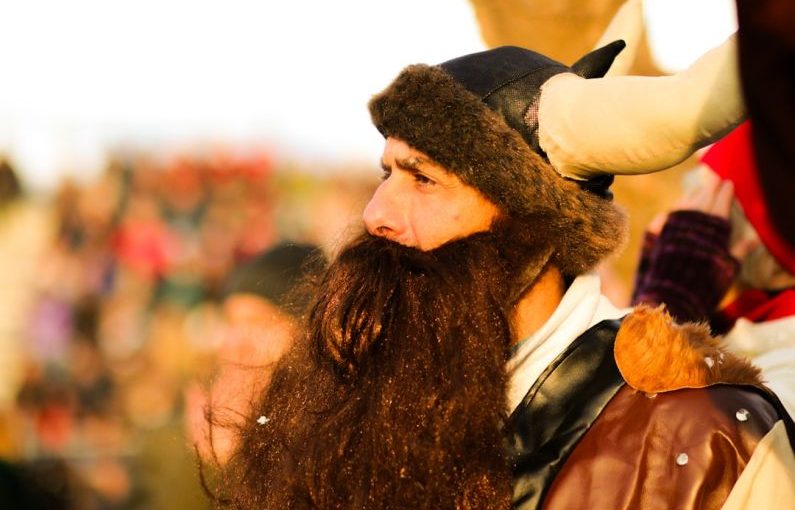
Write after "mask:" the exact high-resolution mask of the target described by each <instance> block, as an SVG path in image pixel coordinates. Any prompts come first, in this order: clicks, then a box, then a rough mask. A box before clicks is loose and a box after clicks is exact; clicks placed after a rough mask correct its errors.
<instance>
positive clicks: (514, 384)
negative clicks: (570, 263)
mask: <svg viewBox="0 0 795 510" xmlns="http://www.w3.org/2000/svg"><path fill="white" fill-rule="evenodd" d="M629 311H630V309H629V308H626V309H618V308H616V307H615V306H614V305H613V304H612V303H611V302H610V301H609V300H608V299H607V298H606V297H605V296H603V295H602V293H601V280H600V278H599V276H598V275H597V274H596V273H588V274H585V275H582V276H579V277H577V278H576V279H575V280H574V281H573V282H572V284H571V286H569V288H568V289H567V290H566V293H565V294H564V295H563V299H561V301H560V304H558V307H557V308H556V309H555V311H554V312H553V313H552V315H551V316H550V317H549V319H547V321H546V322H545V323H544V324H543V325H542V326H541V328H539V329H538V330H537V331H536V332H535V333H533V334H532V335H530V337H528V338H527V339H526V340H524V341H523V342H522V343H521V344H520V346H519V348H518V350H517V351H516V352H515V353H514V355H513V356H512V357H511V359H510V360H509V361H508V364H507V366H506V368H507V370H508V376H509V378H510V380H509V381H508V409H509V411H511V412H512V411H513V410H514V409H515V408H516V406H518V405H519V403H520V402H521V401H522V399H523V398H524V396H525V395H526V394H527V392H528V391H529V390H530V388H531V387H532V385H533V383H534V382H535V381H536V379H538V377H539V376H540V375H541V373H542V372H543V371H544V370H545V369H546V367H547V366H548V365H549V364H550V363H552V362H553V361H554V360H555V358H557V357H558V356H559V355H560V354H561V353H562V352H563V351H564V350H565V349H566V347H568V346H569V344H570V343H571V342H573V341H574V340H575V339H576V338H577V337H579V336H580V335H581V334H582V333H584V332H585V331H586V330H588V328H590V327H591V326H593V325H595V324H597V323H599V322H601V321H603V320H607V319H619V318H621V317H623V316H624V315H626V314H627V313H629Z"/></svg>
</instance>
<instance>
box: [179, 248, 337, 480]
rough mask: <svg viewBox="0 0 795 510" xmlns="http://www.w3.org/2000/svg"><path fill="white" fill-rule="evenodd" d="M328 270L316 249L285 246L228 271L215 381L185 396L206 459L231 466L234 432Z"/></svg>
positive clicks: (191, 430) (192, 432) (191, 429)
mask: <svg viewBox="0 0 795 510" xmlns="http://www.w3.org/2000/svg"><path fill="white" fill-rule="evenodd" d="M324 266H325V261H324V256H323V253H322V251H321V250H320V249H319V248H318V247H316V246H314V245H309V244H294V243H290V242H283V243H280V244H278V245H277V246H275V247H273V248H271V249H269V250H267V251H265V252H264V253H261V254H260V255H259V256H257V257H255V258H253V259H252V260H249V261H247V262H245V263H243V264H241V265H240V266H238V267H236V268H234V269H233V270H232V271H231V272H230V274H229V276H228V278H227V281H226V286H225V289H224V296H223V303H222V309H223V318H224V321H225V324H226V327H225V330H224V334H223V339H222V343H221V346H220V348H219V350H218V355H217V358H218V359H217V362H218V371H217V374H216V376H215V377H214V379H213V381H212V384H211V387H210V388H209V389H208V390H207V391H204V390H203V389H201V388H200V387H199V386H198V385H194V386H192V387H190V388H189V389H188V391H187V395H186V398H187V401H186V406H187V411H186V419H187V427H188V439H189V441H190V442H191V443H193V444H194V445H195V447H196V449H197V450H198V452H199V454H200V455H201V456H202V458H203V459H205V460H212V461H214V462H218V463H221V464H223V463H224V462H225V461H226V460H227V459H228V457H229V455H230V454H231V452H232V449H233V448H234V446H235V445H234V443H233V438H234V437H236V432H237V431H236V429H237V427H238V426H240V425H241V420H242V419H244V418H245V417H246V416H248V414H249V413H250V411H251V404H252V399H253V398H254V397H255V396H256V395H259V394H260V393H261V392H262V391H263V389H264V388H265V386H266V385H267V383H268V380H269V378H270V371H271V367H272V365H273V364H274V363H275V362H276V361H278V360H279V358H281V357H282V355H283V354H284V353H285V352H286V351H287V350H288V349H289V348H290V346H291V341H292V338H293V336H294V333H295V330H294V327H295V320H296V318H297V317H299V316H300V315H301V313H302V312H303V310H304V309H305V308H306V305H307V303H308V301H309V299H310V298H311V283H312V279H313V278H315V277H317V276H318V275H319V274H320V272H321V271H322V270H323V268H324Z"/></svg>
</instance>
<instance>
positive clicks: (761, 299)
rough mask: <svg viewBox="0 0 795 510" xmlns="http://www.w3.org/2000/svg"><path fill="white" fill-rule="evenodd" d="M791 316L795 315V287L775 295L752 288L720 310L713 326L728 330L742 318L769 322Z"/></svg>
mask: <svg viewBox="0 0 795 510" xmlns="http://www.w3.org/2000/svg"><path fill="white" fill-rule="evenodd" d="M790 316H795V289H786V290H783V291H781V292H778V293H775V294H773V295H771V293H769V292H765V291H763V290H759V289H750V290H746V291H744V292H743V293H742V294H740V296H739V297H738V298H737V299H735V300H734V301H732V302H731V303H729V304H728V305H727V306H726V307H724V308H723V309H722V310H720V311H719V312H718V314H717V316H716V317H715V318H714V319H713V327H714V328H715V329H716V330H720V331H728V330H730V329H731V328H732V326H734V323H735V322H737V319H740V318H744V319H748V320H749V321H751V322H767V321H772V320H775V319H782V318H784V317H790Z"/></svg>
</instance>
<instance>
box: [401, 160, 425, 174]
mask: <svg viewBox="0 0 795 510" xmlns="http://www.w3.org/2000/svg"><path fill="white" fill-rule="evenodd" d="M395 163H397V166H399V167H400V168H403V169H404V170H411V171H414V172H418V171H420V170H421V168H420V167H421V166H423V165H425V164H427V163H428V160H427V159H425V158H421V157H419V156H409V157H408V158H403V159H397V158H395Z"/></svg>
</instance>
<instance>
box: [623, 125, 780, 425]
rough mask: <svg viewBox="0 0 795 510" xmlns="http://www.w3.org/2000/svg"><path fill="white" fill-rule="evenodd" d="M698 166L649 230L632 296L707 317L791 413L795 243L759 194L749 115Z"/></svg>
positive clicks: (678, 314) (680, 315)
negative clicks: (679, 195)
mask: <svg viewBox="0 0 795 510" xmlns="http://www.w3.org/2000/svg"><path fill="white" fill-rule="evenodd" d="M696 172H697V173H696V174H693V175H691V178H692V179H693V180H694V181H695V182H693V183H692V184H693V185H694V186H691V187H694V188H695V189H694V190H693V191H691V193H689V194H688V195H686V196H685V197H684V198H683V200H682V202H681V203H680V204H679V206H678V207H677V208H676V209H675V210H674V211H672V212H671V213H670V214H668V215H666V216H664V217H661V218H660V220H657V221H656V222H655V224H653V225H652V226H651V227H650V231H649V232H648V233H647V234H646V239H645V242H644V250H643V253H642V256H641V263H640V266H639V271H638V275H637V280H636V285H635V290H634V296H633V302H634V303H636V304H637V303H648V304H661V303H663V304H665V305H666V308H667V309H668V311H669V312H670V313H671V314H672V315H673V316H674V317H675V318H676V319H677V320H678V321H680V322H687V321H697V322H698V321H701V322H704V321H706V322H709V323H710V326H711V328H712V330H713V332H714V333H716V334H721V335H726V337H725V340H726V342H727V343H728V345H729V347H730V348H732V349H733V350H735V351H738V352H740V353H742V354H744V355H746V356H749V357H751V358H752V360H753V362H754V363H755V364H756V365H757V366H758V367H760V368H761V369H762V371H763V374H764V377H765V378H766V379H767V381H768V385H769V386H770V387H771V388H772V389H773V390H774V391H775V392H776V394H777V395H778V396H779V398H781V400H782V402H783V403H784V404H785V406H786V407H787V409H788V411H789V412H790V414H795V244H793V243H792V242H791V241H790V240H788V239H787V238H786V237H785V236H784V235H782V233H781V231H780V230H779V229H778V228H777V226H776V224H775V223H774V221H773V220H774V217H773V212H772V211H773V210H774V208H772V207H771V204H770V203H769V201H768V200H765V197H764V196H763V195H762V192H761V189H760V185H759V172H758V168H757V165H756V163H755V161H754V158H753V151H752V138H751V125H750V123H748V122H746V123H744V124H742V125H741V126H740V127H738V128H737V129H736V130H735V131H733V132H732V133H730V134H729V135H728V136H726V137H725V138H724V139H722V140H720V141H719V142H717V143H716V144H714V145H713V146H712V147H711V148H710V149H709V150H708V151H707V152H706V154H705V155H704V156H703V158H702V166H700V167H699V168H698V169H697V170H696ZM787 187H788V189H789V191H790V192H792V191H793V189H795V179H791V180H790V184H789V186H787ZM790 195H791V193H790ZM789 207H790V211H791V210H792V209H791V204H790V205H789Z"/></svg>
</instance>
